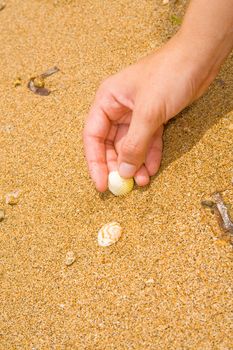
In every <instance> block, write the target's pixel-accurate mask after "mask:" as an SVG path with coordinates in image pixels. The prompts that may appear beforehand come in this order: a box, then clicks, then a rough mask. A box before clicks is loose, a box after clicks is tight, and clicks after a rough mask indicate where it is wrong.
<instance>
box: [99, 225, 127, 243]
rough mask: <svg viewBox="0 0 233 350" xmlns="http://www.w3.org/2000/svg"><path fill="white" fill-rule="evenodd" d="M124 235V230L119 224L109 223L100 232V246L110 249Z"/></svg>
mask: <svg viewBox="0 0 233 350" xmlns="http://www.w3.org/2000/svg"><path fill="white" fill-rule="evenodd" d="M121 233H122V228H121V226H120V224H118V222H109V223H108V224H105V225H104V226H102V227H101V229H100V230H99V232H98V244H99V245H100V246H101V247H108V246H109V245H112V244H114V243H116V242H117V241H118V240H119V238H120V236H121Z"/></svg>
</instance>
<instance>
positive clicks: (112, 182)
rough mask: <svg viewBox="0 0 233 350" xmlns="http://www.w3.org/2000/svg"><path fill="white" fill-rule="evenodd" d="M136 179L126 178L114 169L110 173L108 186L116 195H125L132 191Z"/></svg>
mask: <svg viewBox="0 0 233 350" xmlns="http://www.w3.org/2000/svg"><path fill="white" fill-rule="evenodd" d="M133 186H134V179H133V178H130V179H124V178H123V177H121V176H120V174H119V173H118V171H112V172H110V173H109V175H108V188H109V191H111V192H112V193H113V194H114V195H115V196H124V195H125V194H127V193H129V192H131V191H132V189H133Z"/></svg>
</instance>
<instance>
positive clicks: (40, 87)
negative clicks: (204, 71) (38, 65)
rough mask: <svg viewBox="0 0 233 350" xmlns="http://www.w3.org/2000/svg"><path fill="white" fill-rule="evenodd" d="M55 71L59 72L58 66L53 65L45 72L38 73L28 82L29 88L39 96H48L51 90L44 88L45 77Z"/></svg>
mask: <svg viewBox="0 0 233 350" xmlns="http://www.w3.org/2000/svg"><path fill="white" fill-rule="evenodd" d="M57 72H59V68H57V67H56V66H55V67H52V68H49V69H48V70H47V71H46V72H44V73H42V74H41V75H38V76H37V77H32V78H31V79H30V80H29V82H28V88H29V90H31V91H32V92H33V93H34V94H37V95H40V96H48V95H49V94H50V93H51V91H50V90H49V89H47V88H45V78H47V77H49V76H50V75H52V74H54V73H57Z"/></svg>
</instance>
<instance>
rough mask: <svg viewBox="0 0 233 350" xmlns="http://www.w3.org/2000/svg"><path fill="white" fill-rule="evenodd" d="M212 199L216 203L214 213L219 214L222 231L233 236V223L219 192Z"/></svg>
mask: <svg viewBox="0 0 233 350" xmlns="http://www.w3.org/2000/svg"><path fill="white" fill-rule="evenodd" d="M212 197H213V200H214V201H215V206H214V212H215V213H216V214H217V216H218V218H219V221H220V225H221V227H222V229H223V230H224V231H225V232H226V233H228V234H230V235H233V222H232V221H231V219H230V216H229V214H228V210H227V207H226V205H225V203H224V202H223V199H222V196H221V194H220V193H219V192H215V193H214V194H213V195H212Z"/></svg>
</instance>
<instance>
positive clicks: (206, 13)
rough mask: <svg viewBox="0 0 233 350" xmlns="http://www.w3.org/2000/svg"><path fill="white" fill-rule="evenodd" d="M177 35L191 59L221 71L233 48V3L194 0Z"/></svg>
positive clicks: (230, 0) (231, 0) (219, 0)
mask: <svg viewBox="0 0 233 350" xmlns="http://www.w3.org/2000/svg"><path fill="white" fill-rule="evenodd" d="M178 35H179V36H181V37H182V39H183V41H185V44H186V47H187V49H188V50H187V51H188V52H191V53H192V57H190V59H193V60H198V61H199V62H201V61H202V60H203V64H205V63H204V61H206V60H209V64H210V68H211V69H216V70H218V69H219V67H220V65H221V64H222V62H223V61H224V60H225V58H226V57H227V56H228V55H229V53H230V52H231V50H232V48H233V0H211V1H210V0H192V1H191V2H190V5H189V8H188V10H187V13H186V15H185V17H184V21H183V24H182V26H181V29H180V31H179V33H178Z"/></svg>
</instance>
